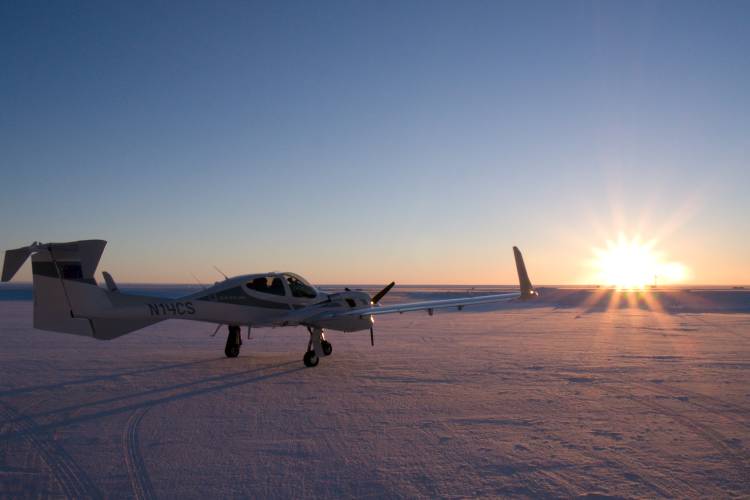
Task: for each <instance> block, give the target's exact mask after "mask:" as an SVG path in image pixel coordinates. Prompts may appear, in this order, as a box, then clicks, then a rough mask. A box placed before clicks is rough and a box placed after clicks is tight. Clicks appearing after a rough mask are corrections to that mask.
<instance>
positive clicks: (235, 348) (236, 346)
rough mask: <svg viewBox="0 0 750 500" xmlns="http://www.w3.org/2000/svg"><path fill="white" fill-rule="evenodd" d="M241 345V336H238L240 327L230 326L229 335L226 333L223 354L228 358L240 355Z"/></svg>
mask: <svg viewBox="0 0 750 500" xmlns="http://www.w3.org/2000/svg"><path fill="white" fill-rule="evenodd" d="M241 345H242V337H241V336H240V328H239V327H238V326H230V327H229V335H227V345H226V346H225V347H224V354H226V356H227V357H228V358H236V357H237V356H239V355H240V346H241Z"/></svg>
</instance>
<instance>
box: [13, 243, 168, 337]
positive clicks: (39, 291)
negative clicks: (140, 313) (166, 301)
mask: <svg viewBox="0 0 750 500" xmlns="http://www.w3.org/2000/svg"><path fill="white" fill-rule="evenodd" d="M106 244H107V242H106V241H104V240H82V241H73V242H69V243H33V244H32V245H30V246H27V247H22V248H17V249H15V250H8V251H6V252H5V261H4V263H3V274H2V281H10V280H11V279H12V278H13V276H15V274H16V273H17V272H18V270H19V269H20V268H21V266H22V265H23V264H24V262H26V260H27V259H28V258H29V256H31V272H32V276H33V285H34V328H38V329H40V330H50V331H54V332H62V333H72V334H76V335H85V336H88V337H94V338H97V339H103V340H109V339H113V338H115V337H119V336H121V335H125V334H126V333H129V332H132V331H134V330H138V329H141V328H143V327H145V326H148V325H150V324H153V323H156V322H158V321H159V320H158V319H140V318H139V319H129V320H121V319H116V320H115V319H103V318H101V312H102V311H107V310H112V309H113V303H112V300H111V299H112V297H111V294H112V292H111V291H108V290H105V289H103V288H100V287H99V286H98V285H97V284H96V280H95V279H94V272H95V271H96V267H97V266H98V265H99V259H101V256H102V252H104V247H105V246H106ZM110 281H111V277H110V279H109V280H107V284H108V285H110ZM111 284H112V285H114V281H112V283H111ZM115 289H116V288H115ZM110 290H111V288H110ZM131 300H134V301H139V300H138V298H136V297H133V299H131ZM93 318H97V319H93Z"/></svg>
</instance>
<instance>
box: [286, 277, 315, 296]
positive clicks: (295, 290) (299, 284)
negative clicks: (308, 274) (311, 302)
mask: <svg viewBox="0 0 750 500" xmlns="http://www.w3.org/2000/svg"><path fill="white" fill-rule="evenodd" d="M284 278H286V282H287V284H288V285H289V290H291V292H292V297H299V298H303V299H314V298H315V297H317V295H318V292H317V291H315V288H314V287H313V286H312V285H310V283H308V282H307V281H305V278H303V277H302V276H298V275H296V274H292V273H287V274H285V275H284Z"/></svg>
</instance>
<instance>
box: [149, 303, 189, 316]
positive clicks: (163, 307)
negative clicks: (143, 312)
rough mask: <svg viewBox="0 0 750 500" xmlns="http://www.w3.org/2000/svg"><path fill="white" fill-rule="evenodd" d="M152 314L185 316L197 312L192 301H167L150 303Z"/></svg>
mask: <svg viewBox="0 0 750 500" xmlns="http://www.w3.org/2000/svg"><path fill="white" fill-rule="evenodd" d="M148 309H149V311H150V312H151V316H185V315H190V314H195V307H193V303H192V302H167V303H166V304H148Z"/></svg>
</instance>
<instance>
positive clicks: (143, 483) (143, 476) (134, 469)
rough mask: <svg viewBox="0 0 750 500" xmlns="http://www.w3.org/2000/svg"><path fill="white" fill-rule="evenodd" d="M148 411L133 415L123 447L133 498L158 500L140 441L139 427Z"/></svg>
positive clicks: (141, 410)
mask: <svg viewBox="0 0 750 500" xmlns="http://www.w3.org/2000/svg"><path fill="white" fill-rule="evenodd" d="M148 410H149V408H148V407H146V408H138V409H136V410H135V411H134V412H133V413H131V414H130V418H128V422H127V424H126V425H125V430H124V431H123V433H122V447H123V452H124V454H125V465H126V466H127V468H128V477H129V478H130V485H131V486H132V488H133V496H134V497H135V498H137V499H140V500H145V499H151V498H156V496H155V495H154V489H153V486H152V485H151V479H150V478H149V475H148V469H147V468H146V464H145V462H144V461H143V456H142V455H141V447H140V444H139V440H138V426H139V425H140V423H141V420H143V416H144V415H145V414H146V412H147V411H148Z"/></svg>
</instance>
